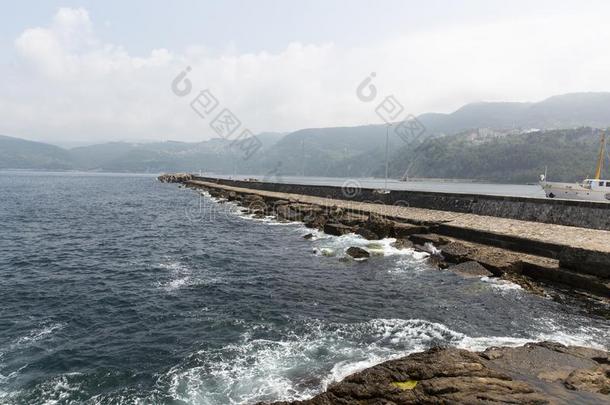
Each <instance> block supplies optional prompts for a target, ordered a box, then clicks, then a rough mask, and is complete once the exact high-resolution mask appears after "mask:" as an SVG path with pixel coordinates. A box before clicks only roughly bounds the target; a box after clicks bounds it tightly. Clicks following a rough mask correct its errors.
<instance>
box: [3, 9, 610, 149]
mask: <svg viewBox="0 0 610 405" xmlns="http://www.w3.org/2000/svg"><path fill="white" fill-rule="evenodd" d="M174 3H177V4H171V3H170V2H166V1H128V2H126V1H96V2H93V1H77V0H76V1H71V2H55V1H19V2H5V4H4V5H3V13H2V16H0V73H1V74H2V77H3V79H2V81H0V133H1V134H6V135H13V136H18V137H24V138H28V139H34V140H42V141H49V142H63V143H66V142H75V143H78V142H93V141H95V142H98V141H108V140H168V139H173V140H202V139H206V138H209V137H211V136H212V135H213V131H212V130H211V129H210V127H209V122H210V118H212V117H205V118H201V117H200V116H199V115H197V114H196V113H195V112H194V111H193V110H192V109H191V107H190V102H191V101H192V100H193V99H194V98H195V97H196V96H197V94H199V91H200V90H204V89H208V90H209V91H210V93H211V94H212V95H213V96H215V98H216V99H217V100H218V103H219V107H218V109H217V110H215V111H219V109H221V108H228V109H230V110H231V111H233V113H234V114H235V116H236V117H237V118H238V119H239V120H240V121H241V123H242V125H243V126H244V127H247V128H249V129H251V130H252V131H253V132H261V131H290V130H295V129H300V128H306V127H321V126H335V125H358V124H366V123H379V122H380V121H379V118H378V117H377V116H376V114H375V111H374V109H375V106H376V104H377V102H378V101H381V99H383V97H385V96H388V95H394V96H395V97H396V99H397V100H398V101H399V102H400V103H401V104H403V105H404V107H405V111H406V112H408V113H412V114H419V113H422V112H428V111H437V112H450V111H452V110H454V109H456V108H458V107H460V106H461V105H463V104H465V103H468V102H473V101H482V100H489V101H496V100H509V101H537V100H540V99H543V98H546V97H548V96H551V95H554V94H561V93H568V92H577V91H610V51H609V46H608V44H610V24H609V23H608V21H610V2H607V1H582V0H581V1H564V2H562V1H537V2H536V1H511V2H506V1H449V0H447V1H425V2H424V1H383V0H377V1H354V0H351V1H347V0H345V1H332V0H326V1H299V2H297V1H256V0H252V1H245V0H244V1H215V2H212V1H205V2H204V1H176V2H174ZM187 66H189V67H190V68H191V71H190V73H189V74H188V76H187V78H188V79H189V80H190V81H191V84H192V91H191V93H189V95H187V96H184V97H179V96H177V95H176V94H174V93H173V92H172V90H171V83H172V80H173V79H174V78H175V77H176V76H177V75H178V74H179V73H180V72H181V71H182V70H183V69H185V68H186V67H187ZM371 72H375V74H376V76H375V78H374V79H373V82H372V83H373V84H374V85H375V87H376V88H377V90H378V97H377V98H376V99H375V100H374V101H373V102H363V101H361V100H360V99H359V98H358V97H357V96H356V88H357V86H358V85H359V84H360V83H361V82H362V81H363V80H364V79H365V78H366V77H367V76H368V75H369V74H370V73H371Z"/></svg>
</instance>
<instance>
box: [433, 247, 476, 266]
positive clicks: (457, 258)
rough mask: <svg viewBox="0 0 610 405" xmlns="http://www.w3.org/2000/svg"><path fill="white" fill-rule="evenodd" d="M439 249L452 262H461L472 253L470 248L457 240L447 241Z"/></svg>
mask: <svg viewBox="0 0 610 405" xmlns="http://www.w3.org/2000/svg"><path fill="white" fill-rule="evenodd" d="M440 249H441V252H442V254H443V256H444V257H445V258H446V259H447V261H450V262H452V263H461V262H463V261H464V260H465V259H466V257H467V256H468V255H469V254H470V253H472V249H470V248H468V247H467V246H465V245H464V244H462V243H459V242H449V243H447V244H446V245H442V246H441V247H440Z"/></svg>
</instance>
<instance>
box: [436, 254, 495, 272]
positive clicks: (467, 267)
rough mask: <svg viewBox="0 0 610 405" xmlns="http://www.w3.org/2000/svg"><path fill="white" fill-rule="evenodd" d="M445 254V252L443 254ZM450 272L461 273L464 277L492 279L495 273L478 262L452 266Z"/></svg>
mask: <svg viewBox="0 0 610 405" xmlns="http://www.w3.org/2000/svg"><path fill="white" fill-rule="evenodd" d="M444 253H445V252H444V251H443V254H444ZM448 269H449V270H451V271H453V272H455V273H459V274H460V275H462V276H464V277H484V276H487V277H491V276H493V273H492V272H490V271H489V270H487V269H486V268H485V267H483V266H481V265H480V264H479V263H477V262H472V261H470V262H464V263H460V264H456V265H455V266H451V267H449V268H448Z"/></svg>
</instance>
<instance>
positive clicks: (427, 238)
mask: <svg viewBox="0 0 610 405" xmlns="http://www.w3.org/2000/svg"><path fill="white" fill-rule="evenodd" d="M409 240H411V241H412V242H413V243H415V244H418V245H422V246H423V245H425V244H426V243H427V242H430V243H432V244H434V245H437V246H441V245H446V244H447V243H449V242H450V240H449V239H447V238H444V237H442V236H440V235H437V234H435V233H429V234H421V233H418V234H415V235H411V236H409Z"/></svg>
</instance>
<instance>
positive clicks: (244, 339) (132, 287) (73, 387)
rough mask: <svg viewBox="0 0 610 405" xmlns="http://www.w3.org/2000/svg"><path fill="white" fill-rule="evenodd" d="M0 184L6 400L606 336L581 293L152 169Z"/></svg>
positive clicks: (311, 390)
mask: <svg viewBox="0 0 610 405" xmlns="http://www.w3.org/2000/svg"><path fill="white" fill-rule="evenodd" d="M0 193H1V194H0V224H1V227H2V228H1V231H0V280H1V281H0V282H1V284H0V304H1V306H0V403H10V404H12V403H16V404H22V403H23V404H26V403H27V404H30V403H31V404H40V403H47V404H55V403H61V404H64V403H73V404H77V403H79V404H80V403H88V404H98V403H100V404H110V403H113V404H114V403H122V404H139V403H142V404H144V403H146V404H148V403H169V404H184V403H188V404H228V403H252V402H255V401H257V400H272V399H291V398H306V397H308V396H311V395H314V394H315V393H317V392H319V391H320V390H322V389H324V387H325V386H326V384H328V383H329V382H331V381H333V380H336V379H340V378H341V377H343V376H345V375H347V374H349V373H350V372H352V371H355V370H358V369H361V368H363V367H366V366H368V365H371V364H374V363H377V362H380V361H383V360H385V359H388V358H392V357H396V356H400V355H404V354H407V353H409V352H412V351H415V350H421V349H424V348H427V347H430V346H431V345H435V344H450V345H455V346H460V347H467V348H483V347H486V346H489V345H497V344H512V345H516V344H521V343H523V342H525V341H529V340H541V339H553V340H558V341H560V342H564V343H572V344H582V345H588V346H595V347H605V348H608V345H609V342H608V333H609V331H610V330H609V326H608V321H607V320H604V319H602V318H597V317H595V316H594V315H590V314H587V312H586V311H585V309H584V307H583V306H580V305H577V304H575V303H571V304H570V305H562V304H559V303H557V302H555V301H553V300H551V299H545V298H542V297H537V296H532V295H529V294H527V293H525V292H523V291H522V290H520V289H519V288H517V287H516V286H514V285H511V284H499V283H494V282H492V281H490V280H480V279H464V278H461V277H459V276H457V275H455V274H452V273H449V272H446V271H439V270H437V269H436V268H434V267H432V266H429V265H428V264H426V262H425V258H423V257H421V254H417V253H415V252H412V251H398V250H396V249H392V248H391V247H390V245H389V241H381V242H379V243H373V244H371V243H370V242H367V241H364V240H361V239H358V238H356V237H354V236H344V237H341V238H338V237H328V236H325V235H323V234H317V235H316V238H315V240H313V241H308V240H304V239H303V238H302V236H303V235H304V234H306V233H308V232H309V230H307V229H306V228H304V227H302V226H301V225H298V224H289V225H286V224H282V225H280V224H277V223H274V222H273V221H256V220H253V219H248V218H244V217H243V215H241V214H240V213H239V211H238V210H237V209H236V208H235V207H232V206H230V205H227V204H222V205H221V204H218V203H216V202H214V201H213V200H211V199H210V198H208V197H200V196H199V194H197V193H195V192H194V191H191V190H185V189H178V187H177V186H176V185H167V184H160V183H158V182H156V180H155V179H154V178H153V177H147V176H123V175H101V174H99V175H86V174H51V173H46V174H45V173H25V172H19V173H15V172H13V173H8V172H4V173H2V172H0ZM352 245H362V246H368V248H369V249H371V250H372V251H373V252H375V253H376V254H377V255H376V256H374V257H372V258H371V260H369V261H368V262H354V261H349V260H346V259H345V257H344V254H343V250H344V249H345V248H346V247H348V246H352Z"/></svg>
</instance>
